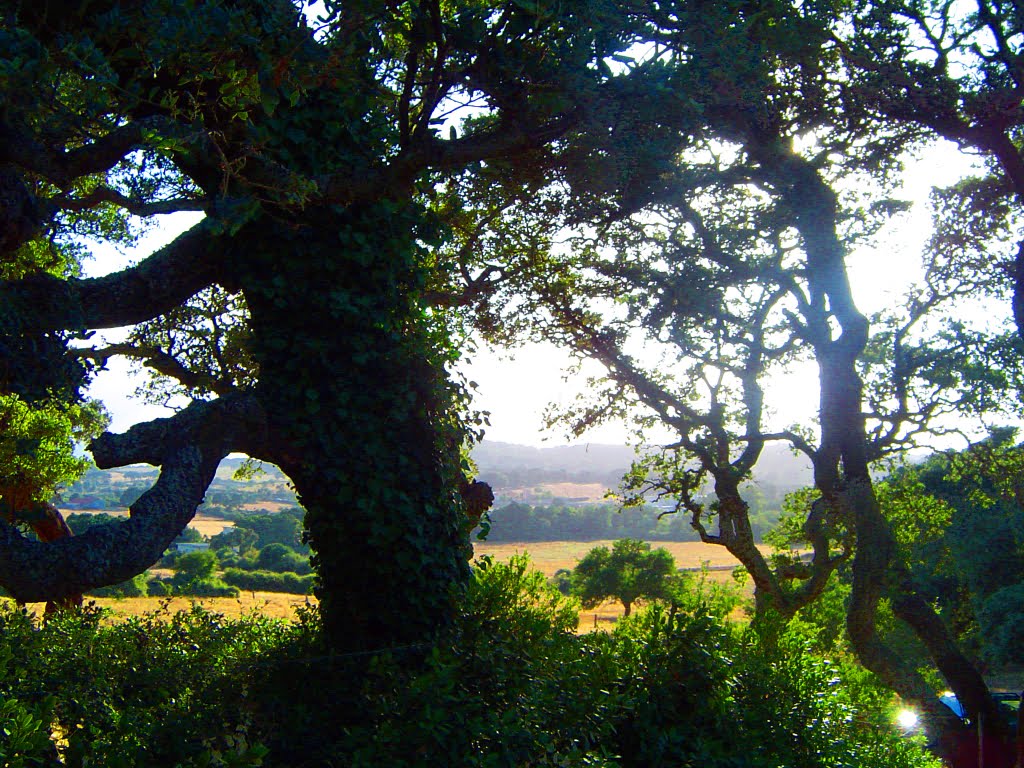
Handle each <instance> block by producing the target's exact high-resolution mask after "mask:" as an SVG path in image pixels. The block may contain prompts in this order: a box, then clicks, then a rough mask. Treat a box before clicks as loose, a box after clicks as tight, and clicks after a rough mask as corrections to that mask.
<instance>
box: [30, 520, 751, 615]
mask: <svg viewBox="0 0 1024 768" xmlns="http://www.w3.org/2000/svg"><path fill="white" fill-rule="evenodd" d="M197 523H199V525H197ZM207 524H209V526H210V529H212V528H214V527H216V525H218V524H219V525H220V527H221V528H223V527H224V526H225V525H230V523H228V522H226V521H223V520H217V519H214V518H203V517H202V516H197V517H196V520H195V521H193V523H192V525H195V526H196V527H199V528H200V530H201V531H203V533H204V534H206V535H211V534H210V532H208V530H204V528H205V527H206V525H207ZM219 530H220V529H219V528H218V529H217V530H213V531H212V532H213V533H216V532H218V531H219ZM611 543H612V542H611V541H537V542H527V543H523V542H519V543H507V544H492V543H489V542H475V543H474V547H473V550H474V554H475V555H476V556H477V557H480V556H482V555H490V556H492V557H493V558H494V559H495V560H497V561H499V562H505V561H507V560H508V559H509V558H510V557H512V556H513V555H515V554H520V553H524V552H525V553H528V554H529V556H530V561H531V562H532V563H533V566H534V567H535V568H537V570H539V571H541V572H542V573H543V574H544V575H545V576H547V577H549V578H550V577H551V576H553V575H554V574H555V571H557V570H558V569H560V568H568V569H571V568H573V567H575V565H576V563H577V562H579V560H580V559H581V558H582V557H583V556H584V555H585V554H586V553H587V552H589V551H590V550H591V549H593V548H594V547H599V546H611ZM653 546H655V547H664V548H665V549H667V550H668V551H669V552H671V553H672V556H673V557H674V558H675V560H676V565H678V566H679V567H680V568H699V567H700V566H701V564H702V563H704V562H707V563H708V565H711V566H735V565H738V562H737V561H736V559H735V558H733V557H732V555H730V554H729V553H728V552H727V551H726V550H725V549H724V548H723V547H719V546H715V545H714V544H704V543H701V542H693V541H690V542H655V543H654V544H653ZM161 575H165V576H166V575H170V572H169V571H168V572H166V573H164V572H161ZM709 578H711V579H714V580H716V581H728V580H730V579H731V578H732V574H731V570H716V571H712V572H711V573H710V574H709ZM86 599H87V600H92V601H94V602H95V603H96V604H97V605H99V606H101V607H103V608H109V609H110V610H111V617H112V618H113V619H115V620H116V619H117V618H119V617H126V616H138V615H141V614H144V613H149V612H153V611H157V610H161V608H162V606H166V607H167V610H168V611H169V612H171V613H174V612H176V611H179V610H187V609H188V608H189V607H190V606H191V605H192V603H198V604H200V605H202V606H204V607H206V608H208V609H210V610H211V611H215V612H217V613H221V614H224V615H225V616H227V617H229V618H235V617H238V616H242V615H245V614H248V613H252V612H253V611H259V612H260V613H262V614H264V615H266V616H271V617H274V618H280V619H293V618H294V617H295V609H296V608H298V607H300V606H303V605H305V604H306V603H307V601H308V602H309V603H311V604H315V603H316V598H313V597H306V596H303V595H286V594H279V593H275V592H242V593H241V594H240V595H239V596H238V598H230V597H211V598H186V597H174V598H167V597H124V598H105V597H97V598H86ZM28 608H29V610H31V611H35V612H36V613H37V614H39V615H42V612H43V608H44V605H43V603H29V604H28ZM622 610H623V609H622V605H621V604H620V603H615V602H609V603H605V604H603V605H600V606H598V607H597V608H594V609H591V610H586V611H582V612H581V613H580V631H584V632H585V631H589V630H591V629H594V628H595V627H596V628H608V627H610V626H611V624H613V623H614V622H615V621H616V620H617V619H618V618H619V617H620V616H622Z"/></svg>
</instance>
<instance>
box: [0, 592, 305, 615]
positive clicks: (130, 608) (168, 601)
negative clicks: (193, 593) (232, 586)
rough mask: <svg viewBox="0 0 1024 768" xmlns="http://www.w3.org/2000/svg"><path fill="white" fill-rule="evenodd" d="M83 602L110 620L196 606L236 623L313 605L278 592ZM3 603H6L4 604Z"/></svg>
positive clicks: (37, 606) (35, 608) (32, 607)
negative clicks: (106, 611) (104, 611)
mask: <svg viewBox="0 0 1024 768" xmlns="http://www.w3.org/2000/svg"><path fill="white" fill-rule="evenodd" d="M85 599H86V602H93V603H96V605H98V606H100V607H101V608H108V609H110V616H111V619H113V620H115V621H116V620H117V619H119V618H126V617H128V616H141V615H143V614H145V613H152V612H154V611H162V610H164V606H166V611H167V613H168V614H174V613H177V612H178V611H187V610H189V609H190V608H191V607H192V605H193V604H198V605H201V606H203V607H204V608H206V609H208V610H210V611H213V612H215V613H220V614H223V615H224V616H226V617H228V618H231V619H236V618H238V617H240V616H245V615H248V614H250V613H254V612H258V613H261V614H263V615H264V616H269V617H271V618H275V619H286V620H292V619H294V618H295V610H296V609H297V608H299V607H301V606H303V605H306V604H307V602H308V603H309V604H311V605H315V604H316V598H315V597H312V596H306V595H285V594H281V593H279V592H242V593H241V594H240V595H239V596H238V597H237V598H234V597H86V598H85ZM4 600H5V601H6V602H10V601H9V600H6V599H5V598H4ZM26 607H27V608H28V610H29V611H32V612H35V614H36V615H37V616H42V614H43V609H44V608H45V607H46V605H45V604H44V603H28V604H27V606H26Z"/></svg>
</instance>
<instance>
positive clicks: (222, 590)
mask: <svg viewBox="0 0 1024 768" xmlns="http://www.w3.org/2000/svg"><path fill="white" fill-rule="evenodd" d="M172 581H173V580H172ZM172 594H175V595H181V596H182V597H238V594H239V593H238V587H233V586H231V585H230V584H226V583H225V582H223V581H221V580H220V579H214V578H209V579H192V580H191V581H187V582H185V583H184V584H178V583H175V584H174V591H173V593H172Z"/></svg>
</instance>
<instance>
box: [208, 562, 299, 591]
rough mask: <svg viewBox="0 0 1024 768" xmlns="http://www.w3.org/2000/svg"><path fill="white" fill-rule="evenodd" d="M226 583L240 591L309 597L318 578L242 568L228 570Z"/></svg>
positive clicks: (225, 573) (226, 570)
mask: <svg viewBox="0 0 1024 768" xmlns="http://www.w3.org/2000/svg"><path fill="white" fill-rule="evenodd" d="M224 581H225V583H227V584H231V585H233V586H236V587H238V588H239V589H244V590H250V591H254V592H285V593H288V594H292V595H309V594H312V592H313V587H314V586H315V582H316V577H315V576H313V575H311V574H310V575H306V576H300V575H298V574H296V573H276V572H273V571H245V570H242V569H241V568H227V569H225V571H224Z"/></svg>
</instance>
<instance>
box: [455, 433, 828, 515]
mask: <svg viewBox="0 0 1024 768" xmlns="http://www.w3.org/2000/svg"><path fill="white" fill-rule="evenodd" d="M472 456H473V460H474V461H475V462H476V464H477V468H478V469H479V478H480V479H481V480H483V481H485V482H488V483H490V484H491V485H492V486H494V487H495V488H515V487H522V486H534V485H541V484H550V483H565V482H571V483H602V484H603V485H604V486H605V487H607V488H612V487H614V486H616V485H618V483H619V480H620V479H621V478H622V476H623V475H624V474H625V472H626V470H628V469H629V467H630V464H631V463H632V462H633V461H634V459H635V458H636V453H635V452H634V450H633V448H631V447H630V446H627V445H607V444H601V443H589V444H580V445H560V446H552V447H550V448H535V447H532V446H528V445H516V444H514V443H501V442H491V441H489V440H484V441H483V442H482V443H480V444H479V445H477V446H476V447H475V448H474V449H473V453H472ZM753 481H754V485H755V486H757V488H758V489H759V490H760V491H761V492H762V493H763V494H764V496H765V499H766V500H767V501H769V503H773V502H775V501H777V500H781V498H782V496H784V495H785V494H786V493H789V492H790V491H793V490H796V489H797V488H802V487H804V486H806V485H810V484H811V482H812V481H813V476H812V472H811V465H810V462H809V461H807V459H806V458H805V457H803V456H795V455H793V453H792V451H790V450H789V449H788V448H786V447H785V446H783V445H779V444H774V443H771V444H769V445H767V446H765V449H764V451H763V452H762V454H761V459H760V461H758V463H757V466H756V467H755V468H754V477H753Z"/></svg>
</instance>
